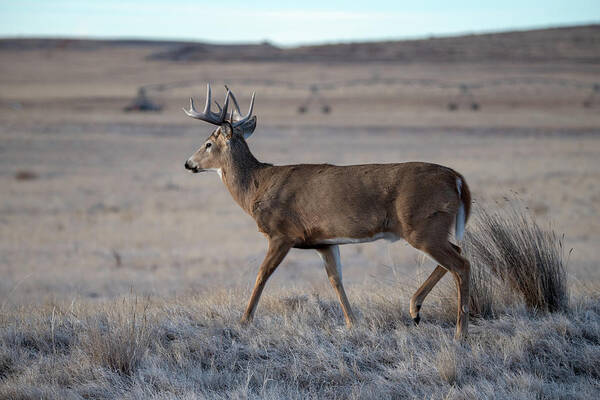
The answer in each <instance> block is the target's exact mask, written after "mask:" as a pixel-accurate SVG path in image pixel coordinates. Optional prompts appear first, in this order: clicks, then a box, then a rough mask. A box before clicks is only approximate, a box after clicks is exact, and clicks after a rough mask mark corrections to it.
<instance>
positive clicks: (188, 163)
mask: <svg viewBox="0 0 600 400" xmlns="http://www.w3.org/2000/svg"><path fill="white" fill-rule="evenodd" d="M185 169H194V167H192V163H191V162H190V160H187V161H186V162H185Z"/></svg>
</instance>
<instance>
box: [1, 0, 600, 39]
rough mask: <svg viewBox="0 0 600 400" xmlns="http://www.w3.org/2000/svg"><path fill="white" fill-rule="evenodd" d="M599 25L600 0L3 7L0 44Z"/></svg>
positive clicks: (91, 0) (133, 0)
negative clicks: (34, 39) (33, 39)
mask: <svg viewBox="0 0 600 400" xmlns="http://www.w3.org/2000/svg"><path fill="white" fill-rule="evenodd" d="M580 23H600V0H568V1H553V0H536V1H518V0H502V1H496V2H486V1H460V0H454V1H452V0H449V1H442V0H432V1H426V0H423V1H419V0H413V1H409V2H404V1H380V0H366V1H365V0H363V1H360V2H349V1H337V0H333V1H327V0H321V1H315V0H305V1H303V2H294V3H291V2H290V3H285V2H282V1H254V2H253V1H245V2H242V1H237V0H226V1H223V2H217V1H212V2H203V1H189V0H179V1H157V0H144V1H139V0H87V1H86V0H80V1H77V0H56V1H51V0H48V1H44V0H0V36H4V37H6V36H9V37H14V36H43V37H47V36H52V37H97V38H153V39H186V40H188V39H191V40H200V41H210V42H257V41H262V40H269V41H271V42H274V43H276V44H279V45H294V44H301V43H315V42H316V43H319V42H331V41H349V40H373V39H397V38H410V37H426V36H429V35H445V34H457V33H477V32H490V31H498V30H507V29H525V28H538V27H547V26H556V25H571V24H580Z"/></svg>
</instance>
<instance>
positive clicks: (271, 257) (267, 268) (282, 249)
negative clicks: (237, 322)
mask: <svg viewBox="0 0 600 400" xmlns="http://www.w3.org/2000/svg"><path fill="white" fill-rule="evenodd" d="M291 248H292V245H291V244H290V243H288V242H285V241H280V240H276V239H270V240H269V250H267V255H266V256H265V259H264V261H263V263H262V264H261V266H260V268H259V270H258V276H257V277H256V283H255V284H254V289H253V290H252V295H251V296H250V301H249V302H248V307H246V312H244V316H243V317H242V321H241V322H242V323H243V324H244V323H247V322H250V321H251V320H252V317H253V316H254V311H255V310H256V305H257V304H258V300H259V299H260V295H261V294H262V291H263V289H264V287H265V284H266V283H267V280H268V279H269V277H270V276H271V274H272V273H273V272H274V271H275V269H277V267H278V266H279V264H280V263H281V261H283V259H284V257H285V256H286V254H287V253H288V252H289V251H290V249H291Z"/></svg>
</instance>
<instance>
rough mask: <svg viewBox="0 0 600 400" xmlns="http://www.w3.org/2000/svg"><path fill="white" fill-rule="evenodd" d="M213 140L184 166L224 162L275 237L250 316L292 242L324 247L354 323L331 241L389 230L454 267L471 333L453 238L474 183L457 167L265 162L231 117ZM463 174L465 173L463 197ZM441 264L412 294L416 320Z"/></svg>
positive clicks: (461, 323) (464, 270) (232, 187)
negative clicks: (231, 124) (233, 125)
mask: <svg viewBox="0 0 600 400" xmlns="http://www.w3.org/2000/svg"><path fill="white" fill-rule="evenodd" d="M209 141H210V142H211V143H212V144H211V147H210V151H207V149H206V148H205V146H203V148H201V149H200V150H198V152H196V153H195V154H194V155H193V156H192V157H191V158H190V160H188V162H187V163H186V167H189V166H193V167H194V170H195V171H196V172H198V171H199V170H202V169H208V168H220V169H221V173H222V179H223V182H224V183H225V185H226V186H227V189H228V190H229V192H230V193H231V195H232V197H233V198H234V200H235V201H236V202H237V203H238V204H239V205H240V206H241V207H242V208H243V209H244V210H245V211H246V212H247V213H248V214H250V215H251V216H252V217H253V218H254V220H255V221H256V223H257V225H258V229H259V230H260V231H261V232H262V233H263V234H264V235H265V236H266V237H267V238H268V239H269V251H268V252H267V256H266V258H265V260H264V262H263V265H262V266H261V268H260V270H259V275H258V277H257V281H256V285H255V289H254V291H253V293H252V297H251V300H250V303H249V305H248V308H247V310H246V313H245V314H244V318H243V320H244V321H248V320H250V319H251V318H252V315H253V313H254V310H255V307H256V304H257V302H258V299H259V297H260V294H261V292H262V289H263V287H264V284H265V283H266V281H267V279H268V277H269V276H270V275H271V274H272V273H273V271H274V270H275V269H276V268H277V266H278V265H279V263H280V262H281V260H283V258H284V257H285V255H286V254H287V252H288V251H289V249H290V248H292V247H297V248H305V249H306V248H313V249H317V250H319V251H320V252H321V253H322V255H323V257H324V260H325V264H326V267H327V271H328V274H329V276H330V280H331V282H332V285H333V286H334V288H336V291H338V295H339V297H340V302H341V304H342V307H343V310H344V314H345V316H346V320H347V322H348V324H351V323H352V321H353V319H354V317H353V315H352V312H351V310H350V306H349V303H348V301H347V299H346V295H345V293H344V290H343V286H342V283H341V278H339V277H336V274H337V272H336V269H335V268H334V267H333V266H332V265H333V263H334V261H335V260H334V258H333V256H332V254H333V253H331V249H332V248H333V247H334V246H336V245H337V244H336V242H335V240H336V238H337V239H339V238H346V239H354V240H369V239H370V238H373V237H374V236H375V235H377V234H385V233H387V234H392V235H393V236H394V237H397V238H404V239H405V240H406V241H407V242H408V243H410V244H411V245H412V246H413V247H415V248H417V249H419V250H422V251H423V252H425V253H427V254H429V255H430V256H431V257H432V258H433V259H434V260H436V261H438V262H439V264H440V266H441V267H439V268H443V271H444V272H445V271H446V270H449V271H450V272H451V273H452V274H453V276H454V278H455V280H456V283H457V291H458V297H459V307H458V308H459V309H458V316H457V337H462V336H465V335H466V331H467V321H466V314H467V313H468V292H469V288H468V282H469V279H468V277H469V264H468V261H467V260H466V259H464V258H463V257H462V256H460V254H459V253H460V249H459V248H458V247H457V246H456V245H454V244H452V243H450V242H449V241H448V238H449V234H450V232H451V230H452V227H453V226H454V223H455V218H456V215H457V212H458V208H459V206H460V204H461V202H462V203H463V204H464V207H465V214H466V215H465V217H467V218H468V215H469V212H470V201H471V197H470V192H469V188H468V186H467V183H466V181H465V179H464V178H463V177H462V176H461V175H460V174H459V173H457V172H456V171H454V170H452V169H450V168H447V167H444V166H441V165H436V164H430V163H424V162H407V163H398V164H365V165H350V166H336V165H330V164H298V165H283V166H274V165H271V164H265V163H261V162H259V161H258V160H257V159H256V158H255V157H254V156H253V155H252V153H251V152H250V149H249V148H248V145H247V144H246V141H245V140H244V138H243V137H242V135H241V134H238V133H235V132H231V128H230V127H229V126H228V125H227V124H224V125H223V126H221V127H220V128H219V129H217V130H216V131H215V132H214V133H213V134H212V135H211V137H210V138H209ZM188 164H189V165H188ZM190 169H193V168H190ZM457 179H460V180H461V181H462V187H461V196H460V197H459V195H458V190H457ZM465 222H466V221H465ZM332 260H333V261H332ZM436 271H437V272H436ZM436 271H434V274H432V277H430V279H428V280H427V282H426V284H427V286H426V285H424V286H426V287H422V288H421V289H419V291H417V293H415V296H413V299H412V300H411V314H412V315H413V317H414V318H415V320H418V318H419V316H418V310H419V309H420V307H421V303H422V301H423V299H424V297H425V296H426V295H427V293H428V292H429V290H431V288H432V287H433V285H435V283H437V281H438V280H439V279H440V278H441V276H443V275H444V273H441V271H440V270H438V269H436ZM417 295H418V296H417Z"/></svg>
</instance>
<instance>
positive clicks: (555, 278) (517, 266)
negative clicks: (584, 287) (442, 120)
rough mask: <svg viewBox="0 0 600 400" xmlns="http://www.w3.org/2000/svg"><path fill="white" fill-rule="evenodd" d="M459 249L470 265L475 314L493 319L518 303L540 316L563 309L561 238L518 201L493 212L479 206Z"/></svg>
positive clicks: (565, 305) (564, 274)
mask: <svg viewBox="0 0 600 400" xmlns="http://www.w3.org/2000/svg"><path fill="white" fill-rule="evenodd" d="M462 247H463V250H464V253H465V255H466V257H467V258H468V259H469V260H470V261H471V266H472V273H471V288H472V289H471V309H472V310H473V312H474V313H475V315H479V316H482V317H490V316H493V315H494V314H497V313H498V312H501V311H502V310H503V309H505V308H506V307H507V306H511V305H513V304H514V303H515V302H518V301H519V300H521V301H523V302H524V303H525V305H526V306H527V307H528V308H529V309H531V310H534V311H538V312H557V311H565V310H567V308H568V301H569V293H568V287H567V270H566V261H565V258H564V256H565V254H564V248H563V241H562V238H561V237H560V236H559V235H558V234H557V233H556V232H555V231H554V230H552V229H551V228H550V227H548V228H547V229H544V228H542V227H541V226H540V225H539V224H538V222H537V221H536V220H535V219H534V218H533V217H532V216H531V214H530V213H529V212H528V211H527V209H526V208H525V207H523V206H521V205H520V204H519V203H512V204H509V205H507V206H506V207H504V208H502V209H496V210H495V211H489V210H488V209H486V208H483V207H477V208H476V212H475V215H474V217H473V218H472V220H471V221H470V224H469V230H468V231H467V232H466V234H465V240H464V242H463V243H462Z"/></svg>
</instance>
